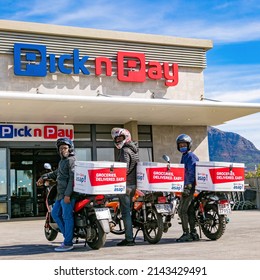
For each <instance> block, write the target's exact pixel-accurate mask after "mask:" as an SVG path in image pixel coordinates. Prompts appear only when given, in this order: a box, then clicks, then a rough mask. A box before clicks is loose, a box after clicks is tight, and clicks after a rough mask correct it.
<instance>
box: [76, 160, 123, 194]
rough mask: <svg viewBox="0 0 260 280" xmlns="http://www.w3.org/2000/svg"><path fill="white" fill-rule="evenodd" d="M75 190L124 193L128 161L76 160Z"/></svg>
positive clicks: (89, 192)
mask: <svg viewBox="0 0 260 280" xmlns="http://www.w3.org/2000/svg"><path fill="white" fill-rule="evenodd" d="M74 191H75V192H79V193H85V194H124V193H125V192H126V163H123V162H110V161H76V162H75V178H74Z"/></svg>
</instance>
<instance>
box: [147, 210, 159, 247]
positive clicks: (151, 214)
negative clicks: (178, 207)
mask: <svg viewBox="0 0 260 280" xmlns="http://www.w3.org/2000/svg"><path fill="white" fill-rule="evenodd" d="M143 231H144V238H145V240H147V241H148V242H149V243H151V244H156V243H158V242H159V241H160V240H161V238H162V235H163V219H162V216H161V215H160V214H159V213H158V212H157V211H156V209H155V208H154V207H152V208H149V209H147V211H146V223H145V224H144V229H143Z"/></svg>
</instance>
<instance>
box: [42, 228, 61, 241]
mask: <svg viewBox="0 0 260 280" xmlns="http://www.w3.org/2000/svg"><path fill="white" fill-rule="evenodd" d="M44 235H45V237H46V239H47V240H48V241H53V240H55V239H56V237H57V235H58V232H57V231H56V230H55V229H53V228H52V227H50V225H49V224H45V226H44Z"/></svg>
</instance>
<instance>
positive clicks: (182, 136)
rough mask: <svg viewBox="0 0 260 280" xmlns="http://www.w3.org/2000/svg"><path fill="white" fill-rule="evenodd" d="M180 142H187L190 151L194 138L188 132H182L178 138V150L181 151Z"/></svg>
mask: <svg viewBox="0 0 260 280" xmlns="http://www.w3.org/2000/svg"><path fill="white" fill-rule="evenodd" d="M179 143H187V144H188V147H187V148H188V151H189V150H190V149H191V146H192V139H191V138H190V136H189V135H187V134H180V135H179V136H178V137H177V138H176V144H177V149H178V151H180V148H179Z"/></svg>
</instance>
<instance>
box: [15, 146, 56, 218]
mask: <svg viewBox="0 0 260 280" xmlns="http://www.w3.org/2000/svg"><path fill="white" fill-rule="evenodd" d="M59 160H60V157H59V155H58V154H57V151H56V149H41V150H39V149H11V150H10V188H11V217H12V218H17V217H33V216H45V214H46V206H45V199H46V192H45V188H44V187H37V186H36V181H37V180H38V178H39V177H40V176H41V175H42V174H44V173H46V172H48V171H47V170H45V169H44V163H45V162H48V163H50V164H51V166H52V168H53V170H55V169H56V168H57V166H58V162H59Z"/></svg>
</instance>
